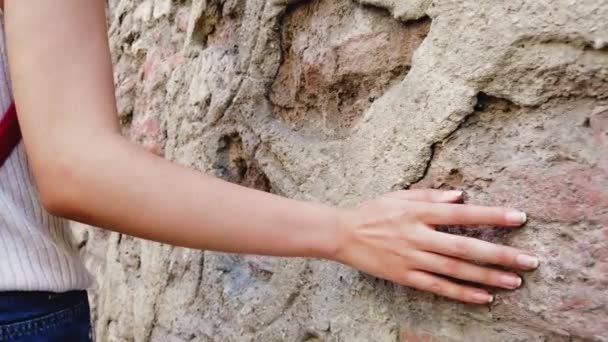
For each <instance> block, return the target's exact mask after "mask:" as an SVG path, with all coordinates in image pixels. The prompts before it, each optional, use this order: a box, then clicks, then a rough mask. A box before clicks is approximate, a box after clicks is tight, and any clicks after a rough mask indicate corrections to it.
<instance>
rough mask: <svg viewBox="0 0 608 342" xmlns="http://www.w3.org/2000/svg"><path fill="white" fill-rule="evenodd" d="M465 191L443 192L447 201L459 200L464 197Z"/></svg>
mask: <svg viewBox="0 0 608 342" xmlns="http://www.w3.org/2000/svg"><path fill="white" fill-rule="evenodd" d="M462 194H463V192H462V191H461V190H452V191H446V192H444V193H443V198H444V200H445V201H457V200H459V199H461V198H462Z"/></svg>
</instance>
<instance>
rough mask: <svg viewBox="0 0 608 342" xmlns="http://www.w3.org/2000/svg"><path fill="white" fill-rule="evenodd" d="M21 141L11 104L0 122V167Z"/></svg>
mask: <svg viewBox="0 0 608 342" xmlns="http://www.w3.org/2000/svg"><path fill="white" fill-rule="evenodd" d="M20 140H21V130H20V129H19V122H18V121H17V110H16V109H15V104H14V103H13V104H11V106H10V107H9V108H8V110H7V111H6V113H4V116H3V117H2V120H0V167H1V166H2V165H3V164H4V162H5V161H6V159H7V158H8V156H9V155H10V154H11V152H12V151H13V149H14V148H15V146H17V144H18V143H19V141H20Z"/></svg>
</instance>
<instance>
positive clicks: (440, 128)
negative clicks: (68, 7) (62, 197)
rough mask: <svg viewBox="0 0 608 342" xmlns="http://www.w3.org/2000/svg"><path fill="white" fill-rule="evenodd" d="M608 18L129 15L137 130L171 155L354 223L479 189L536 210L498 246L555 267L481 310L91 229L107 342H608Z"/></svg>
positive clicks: (188, 0) (325, 268) (122, 18)
mask: <svg viewBox="0 0 608 342" xmlns="http://www.w3.org/2000/svg"><path fill="white" fill-rule="evenodd" d="M607 19H608V2H607V1H605V0H576V1H572V0H553V1H547V0H542V1H523V0H514V1H498V0H461V1H450V0H436V1H432V0H360V2H354V1H353V0H315V1H293V0H179V1H178V0H110V4H109V22H110V38H111V45H112V51H113V56H114V62H115V65H116V67H115V78H116V85H117V94H118V95H117V97H118V105H119V112H120V118H121V121H122V123H123V126H124V132H125V134H126V135H128V136H129V137H131V138H132V139H133V140H134V141H136V142H138V143H140V144H141V145H142V146H144V147H145V148H147V149H148V150H149V151H151V152H153V153H158V154H160V155H164V156H165V157H166V158H168V159H170V160H173V161H175V162H176V163H180V164H183V165H187V166H189V167H193V168H196V169H199V170H201V171H205V172H210V173H213V174H215V175H217V176H218V177H223V178H225V179H227V180H230V181H233V182H238V183H241V184H245V185H247V186H252V187H257V188H259V189H264V190H267V191H272V192H274V193H277V194H281V195H285V196H291V197H296V198H302V199H313V200H318V201H324V202H328V203H333V204H336V205H351V204H354V203H357V202H358V201H360V200H362V199H366V198H370V197H372V196H374V195H377V194H380V193H383V192H386V191H388V190H390V189H396V188H404V187H409V186H413V187H422V186H425V187H428V186H432V187H437V188H462V189H465V190H466V191H467V192H468V197H469V201H470V202H473V203H483V204H495V205H502V204H504V205H508V206H515V207H518V208H521V209H523V210H525V211H527V212H528V213H529V216H530V222H529V224H528V225H527V228H525V229H522V230H520V231H517V232H513V233H505V232H504V231H493V232H491V233H489V234H488V233H486V234H480V237H481V238H485V239H489V240H492V241H501V242H505V243H509V244H512V245H516V246H519V247H522V248H524V249H530V250H533V251H536V252H537V253H538V254H539V255H540V256H541V258H542V264H541V267H540V269H539V270H537V271H536V272H533V273H530V274H526V275H525V276H524V286H523V288H522V289H520V290H517V291H514V292H506V291H494V293H495V294H496V297H497V299H496V300H495V302H494V303H493V304H492V305H489V306H483V307H476V306H469V305H463V304H458V303H455V302H451V301H447V300H443V299H440V298H437V297H434V296H432V295H429V294H423V293H420V292H417V291H413V290H409V289H406V288H403V287H399V286H396V285H393V284H390V283H386V282H384V281H380V280H377V279H373V278H372V277H368V276H365V275H362V274H360V273H358V272H356V271H353V270H351V269H348V268H346V267H342V266H340V265H336V264H332V263H328V262H321V261H315V260H287V259H272V258H265V257H253V256H234V255H224V254H218V253H209V252H200V251H193V250H186V249H181V248H172V247H170V246H163V245H160V244H155V243H149V242H144V241H140V240H137V239H133V238H130V237H127V236H120V235H118V234H113V233H112V234H110V233H104V232H102V231H99V230H89V231H88V233H87V234H85V235H84V236H83V239H84V241H83V245H85V246H86V247H85V248H84V251H85V253H86V255H87V260H88V263H89V265H90V266H91V269H93V270H94V272H95V273H96V275H97V280H98V287H97V291H96V293H95V296H94V298H95V306H96V307H95V314H96V319H97V321H96V322H97V324H96V325H97V327H96V328H97V336H98V339H99V341H308V342H312V341H580V340H595V341H608V20H607ZM142 214H143V215H145V213H142ZM167 228H168V229H170V227H167Z"/></svg>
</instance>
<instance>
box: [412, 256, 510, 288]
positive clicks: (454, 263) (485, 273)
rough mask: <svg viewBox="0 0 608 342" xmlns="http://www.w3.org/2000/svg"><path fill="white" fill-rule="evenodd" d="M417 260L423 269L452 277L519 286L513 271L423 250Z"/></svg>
mask: <svg viewBox="0 0 608 342" xmlns="http://www.w3.org/2000/svg"><path fill="white" fill-rule="evenodd" d="M417 261H418V262H419V265H420V268H421V269H423V270H425V271H429V272H433V273H437V274H442V275H446V276H450V277H452V278H457V279H462V280H466V281H470V282H475V283H479V284H485V285H490V286H495V287H502V288H506V289H511V290H513V289H516V288H518V287H520V286H521V278H520V277H519V276H518V275H517V274H515V273H511V272H503V271H499V270H495V269H491V268H488V267H482V266H478V265H475V264H472V263H470V262H467V261H463V260H459V259H456V258H452V257H447V256H444V255H439V254H434V253H424V252H423V253H420V255H419V257H417Z"/></svg>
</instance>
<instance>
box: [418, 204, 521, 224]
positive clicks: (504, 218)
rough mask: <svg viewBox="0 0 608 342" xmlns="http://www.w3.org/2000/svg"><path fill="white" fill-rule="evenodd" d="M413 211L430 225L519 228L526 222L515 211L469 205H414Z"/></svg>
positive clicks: (519, 212) (518, 212)
mask: <svg viewBox="0 0 608 342" xmlns="http://www.w3.org/2000/svg"><path fill="white" fill-rule="evenodd" d="M413 211H414V213H415V215H416V217H417V218H418V219H420V220H421V221H422V222H424V223H426V224H430V225H486V224H487V225H498V226H521V225H523V224H524V223H526V221H527V216H526V214H525V213H523V212H521V211H519V210H516V209H510V208H503V207H485V206H478V205H469V204H448V203H415V204H414V205H413Z"/></svg>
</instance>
